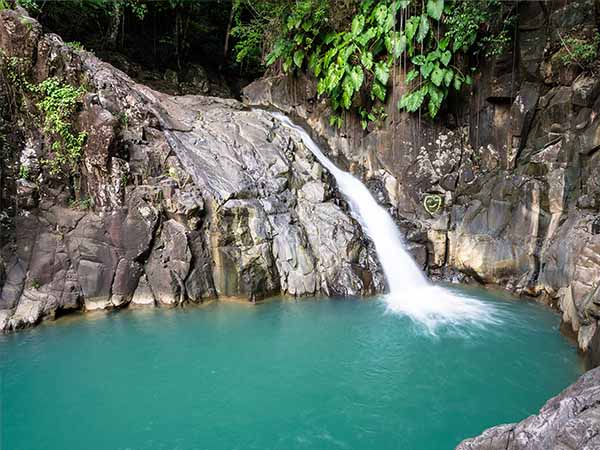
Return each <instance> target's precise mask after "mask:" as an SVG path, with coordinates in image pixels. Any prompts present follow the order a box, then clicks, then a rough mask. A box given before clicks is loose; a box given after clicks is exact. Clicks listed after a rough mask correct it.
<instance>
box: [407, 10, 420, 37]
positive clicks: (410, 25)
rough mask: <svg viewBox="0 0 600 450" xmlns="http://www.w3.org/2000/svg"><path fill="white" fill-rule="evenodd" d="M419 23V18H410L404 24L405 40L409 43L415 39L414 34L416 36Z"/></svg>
mask: <svg viewBox="0 0 600 450" xmlns="http://www.w3.org/2000/svg"><path fill="white" fill-rule="evenodd" d="M420 21H421V18H420V17H419V16H412V17H411V18H410V19H408V21H407V22H406V26H405V27H404V32H405V33H406V38H407V39H408V40H409V41H412V40H413V38H414V37H415V34H417V29H418V28H419V22H420Z"/></svg>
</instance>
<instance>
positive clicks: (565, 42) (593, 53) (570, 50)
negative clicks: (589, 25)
mask: <svg viewBox="0 0 600 450" xmlns="http://www.w3.org/2000/svg"><path fill="white" fill-rule="evenodd" d="M559 37H560V39H561V43H562V46H563V47H562V48H561V49H560V51H559V52H558V53H557V58H558V60H559V61H560V62H561V63H562V64H564V65H565V66H568V65H573V64H574V65H578V66H580V67H581V68H582V69H583V70H591V69H592V66H593V65H594V63H595V62H596V61H597V59H598V51H599V50H600V33H596V34H594V36H593V37H592V38H581V37H574V36H568V37H565V38H563V37H562V36H560V34H559Z"/></svg>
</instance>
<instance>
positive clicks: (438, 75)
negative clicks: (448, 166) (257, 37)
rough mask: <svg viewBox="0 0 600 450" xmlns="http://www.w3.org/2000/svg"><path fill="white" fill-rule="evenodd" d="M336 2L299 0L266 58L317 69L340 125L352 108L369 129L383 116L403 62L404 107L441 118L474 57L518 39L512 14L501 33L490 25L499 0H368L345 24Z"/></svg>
mask: <svg viewBox="0 0 600 450" xmlns="http://www.w3.org/2000/svg"><path fill="white" fill-rule="evenodd" d="M332 1H333V0H332ZM330 6H331V5H330V3H329V2H326V1H323V0H302V1H299V2H296V6H295V7H294V8H293V9H292V12H291V14H290V15H289V17H288V19H287V20H286V21H284V23H283V25H282V26H283V30H282V32H281V35H282V37H281V38H280V39H278V40H277V41H276V42H275V44H274V46H273V49H272V51H271V52H270V53H269V54H268V56H267V58H266V64H267V65H272V64H274V63H275V62H280V63H281V67H282V69H283V71H284V72H288V73H289V72H296V71H308V72H310V73H312V74H313V75H314V76H315V77H316V78H317V81H318V84H317V93H318V95H319V96H324V97H327V98H328V99H329V101H330V104H331V107H332V110H333V114H332V115H331V116H330V123H331V124H332V125H336V126H341V124H342V113H343V112H344V111H349V110H355V111H356V112H357V113H358V114H359V115H360V118H361V123H362V126H363V128H366V127H367V126H368V123H369V122H370V121H376V120H378V119H380V118H381V117H382V112H383V109H382V105H383V104H384V103H385V102H386V101H387V100H388V98H387V97H388V95H389V90H390V87H391V84H392V83H390V75H391V73H392V69H393V67H394V65H395V64H400V65H401V66H403V68H406V70H407V72H406V77H405V83H406V84H407V85H408V89H407V92H406V93H405V94H404V95H402V97H401V98H400V99H399V101H398V103H397V105H396V106H397V107H398V109H400V110H404V111H409V112H417V111H421V109H425V111H426V113H427V114H428V115H429V116H430V117H431V118H434V117H436V115H437V114H438V112H439V110H440V108H441V107H442V104H443V102H444V100H445V99H446V98H447V97H448V94H449V93H450V91H452V90H454V91H460V90H461V89H462V88H463V86H464V85H469V84H471V83H472V78H471V73H472V72H473V71H474V68H473V67H471V66H470V64H469V60H470V57H472V56H473V55H477V54H483V55H484V56H487V57H490V56H493V55H496V54H498V53H501V52H502V50H503V48H504V46H505V45H506V44H507V43H508V42H509V41H510V39H509V37H508V36H510V34H509V31H510V27H511V26H512V24H511V23H510V21H507V22H506V25H505V26H504V27H500V30H499V31H498V32H496V33H492V32H491V30H490V28H491V25H490V24H491V23H492V22H493V20H492V19H493V18H494V14H497V12H498V11H499V7H500V1H499V0H426V1H422V0H416V1H412V2H411V0H365V1H362V2H361V3H360V6H359V8H358V12H357V13H356V14H355V15H354V16H353V18H352V20H351V21H349V26H346V27H345V28H342V29H339V30H338V29H334V28H333V27H332V26H331V24H330V22H329V20H328V15H329V14H330V10H329V9H328V8H329V7H330ZM399 18H402V20H399ZM398 23H400V24H401V26H400V27H398V25H397V24H398ZM436 30H437V32H436ZM407 66H408V67H407Z"/></svg>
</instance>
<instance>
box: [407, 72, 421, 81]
mask: <svg viewBox="0 0 600 450" xmlns="http://www.w3.org/2000/svg"><path fill="white" fill-rule="evenodd" d="M418 76H419V72H417V71H416V70H415V69H412V70H411V71H409V72H408V73H407V74H406V83H407V84H408V83H410V82H411V81H413V80H415V79H416V78H417V77H418Z"/></svg>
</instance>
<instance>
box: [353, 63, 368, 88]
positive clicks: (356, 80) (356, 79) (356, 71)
mask: <svg viewBox="0 0 600 450" xmlns="http://www.w3.org/2000/svg"><path fill="white" fill-rule="evenodd" d="M364 78H365V75H364V73H363V70H362V68H361V67H360V66H354V67H353V68H352V71H351V72H350V79H351V80H352V84H353V86H354V90H355V91H357V92H358V91H359V90H360V88H361V86H362V84H363V81H364Z"/></svg>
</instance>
